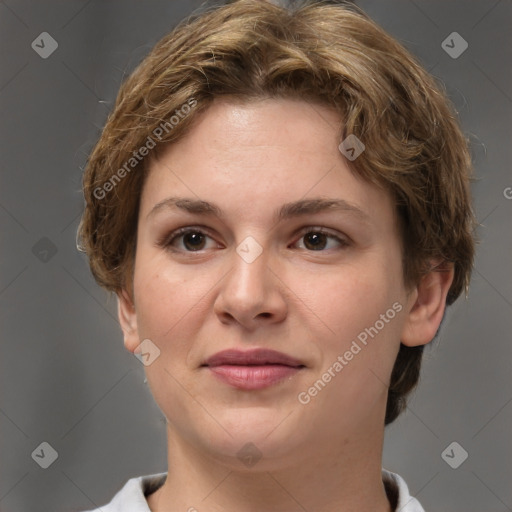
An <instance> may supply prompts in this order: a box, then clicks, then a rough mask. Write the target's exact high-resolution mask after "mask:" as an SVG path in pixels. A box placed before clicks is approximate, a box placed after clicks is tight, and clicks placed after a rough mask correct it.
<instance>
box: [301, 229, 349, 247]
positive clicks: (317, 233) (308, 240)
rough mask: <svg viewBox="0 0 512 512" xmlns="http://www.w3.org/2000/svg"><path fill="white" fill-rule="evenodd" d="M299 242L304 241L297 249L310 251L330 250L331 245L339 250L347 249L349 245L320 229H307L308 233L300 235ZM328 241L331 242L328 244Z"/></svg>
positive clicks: (346, 241) (345, 241)
mask: <svg viewBox="0 0 512 512" xmlns="http://www.w3.org/2000/svg"><path fill="white" fill-rule="evenodd" d="M300 240H304V243H303V246H302V247H299V248H300V249H306V250H310V251H323V250H325V249H332V248H333V247H332V245H333V243H334V245H335V246H336V244H337V245H338V247H341V248H343V247H347V246H348V245H349V242H348V240H346V239H344V238H342V237H340V236H337V235H334V234H332V233H328V232H326V231H324V230H323V229H322V228H309V229H308V231H306V232H303V233H301V236H300V239H299V241H300ZM329 241H331V243H330V244H329ZM296 243H298V242H296ZM329 245H330V246H329ZM334 248H336V247H334Z"/></svg>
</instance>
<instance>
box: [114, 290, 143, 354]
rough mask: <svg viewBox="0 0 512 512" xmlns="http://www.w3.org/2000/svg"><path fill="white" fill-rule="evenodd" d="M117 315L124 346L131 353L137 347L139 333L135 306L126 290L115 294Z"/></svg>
mask: <svg viewBox="0 0 512 512" xmlns="http://www.w3.org/2000/svg"><path fill="white" fill-rule="evenodd" d="M117 314H118V317H119V324H120V325H121V329H122V331H123V335H124V346H125V347H126V349H127V350H128V351H130V352H133V351H134V350H135V349H136V348H137V346H138V345H139V343H140V342H139V331H138V327H137V314H136V312H135V305H134V304H133V301H132V299H131V298H130V296H129V294H128V292H127V291H126V290H122V291H121V292H119V293H118V294H117Z"/></svg>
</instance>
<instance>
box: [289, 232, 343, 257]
mask: <svg viewBox="0 0 512 512" xmlns="http://www.w3.org/2000/svg"><path fill="white" fill-rule="evenodd" d="M308 233H322V234H323V235H326V236H329V237H330V238H334V239H335V240H336V241H337V242H339V243H340V244H341V245H342V246H347V245H350V244H351V243H352V240H351V239H350V237H348V236H347V235H345V234H342V233H339V232H336V233H333V232H332V231H330V230H329V229H328V228H325V227H322V226H307V227H304V228H301V229H300V230H299V231H298V232H297V234H296V235H295V237H298V239H297V240H296V241H295V242H294V245H295V244H296V243H297V242H298V241H299V240H300V238H301V237H303V236H304V235H307V234H308ZM318 252H325V251H318Z"/></svg>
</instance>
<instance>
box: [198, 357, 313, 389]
mask: <svg viewBox="0 0 512 512" xmlns="http://www.w3.org/2000/svg"><path fill="white" fill-rule="evenodd" d="M202 366H203V367H206V368H207V369H208V370H209V371H211V372H212V374H213V375H214V376H215V377H216V378H218V379H220V380H221V381H223V382H224V383H226V384H228V385H230V386H232V387H235V388H238V389H244V390H257V389H263V388H267V387H270V386H273V385H275V384H277V383H279V382H282V381H283V380H285V379H287V378H290V377H293V376H294V375H295V374H296V373H298V372H299V371H300V370H301V369H302V368H304V367H305V365H304V364H303V363H302V362H301V361H300V360H298V359H296V358H293V357H291V356H288V355H286V354H283V353H282V352H277V351H275V350H268V349H253V350H248V351H240V350H223V351H222V352H218V353H217V354H214V355H213V356H211V357H209V358H208V359H207V360H206V361H205V363H204V364H203V365H202Z"/></svg>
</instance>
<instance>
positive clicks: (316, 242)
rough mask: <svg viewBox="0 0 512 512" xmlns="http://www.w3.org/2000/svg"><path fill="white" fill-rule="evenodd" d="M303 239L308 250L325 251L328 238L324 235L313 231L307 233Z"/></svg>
mask: <svg viewBox="0 0 512 512" xmlns="http://www.w3.org/2000/svg"><path fill="white" fill-rule="evenodd" d="M303 238H304V245H305V247H306V249H310V250H312V251H318V250H320V249H325V246H326V245H327V238H328V237H327V235H325V234H324V233H316V232H314V231H312V232H311V233H306V234H305V235H304V237H303Z"/></svg>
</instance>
